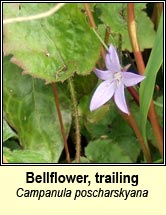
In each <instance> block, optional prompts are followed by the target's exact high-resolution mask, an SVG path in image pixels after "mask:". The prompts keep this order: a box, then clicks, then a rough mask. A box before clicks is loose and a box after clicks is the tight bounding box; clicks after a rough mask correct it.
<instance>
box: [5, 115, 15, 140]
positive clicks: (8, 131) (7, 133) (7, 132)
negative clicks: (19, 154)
mask: <svg viewBox="0 0 166 215" xmlns="http://www.w3.org/2000/svg"><path fill="white" fill-rule="evenodd" d="M11 137H17V134H16V133H15V132H14V131H13V130H12V129H11V127H10V126H9V125H8V124H7V122H6V121H5V120H4V119H3V142H5V141H6V140H8V139H9V138H11Z"/></svg>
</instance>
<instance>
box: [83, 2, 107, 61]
mask: <svg viewBox="0 0 166 215" xmlns="http://www.w3.org/2000/svg"><path fill="white" fill-rule="evenodd" d="M84 7H85V11H86V13H87V16H88V18H89V23H90V26H91V27H92V28H93V29H96V28H97V27H96V23H95V21H94V18H93V15H92V12H91V9H90V7H89V4H88V3H84ZM100 53H101V56H102V58H103V59H105V50H104V47H103V46H101V49H100Z"/></svg>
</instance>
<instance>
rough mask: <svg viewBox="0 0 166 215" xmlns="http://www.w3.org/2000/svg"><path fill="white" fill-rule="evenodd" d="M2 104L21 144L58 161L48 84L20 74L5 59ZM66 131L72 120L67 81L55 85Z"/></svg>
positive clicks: (59, 138) (56, 123)
mask: <svg viewBox="0 0 166 215" xmlns="http://www.w3.org/2000/svg"><path fill="white" fill-rule="evenodd" d="M3 69H4V70H3V83H4V88H3V100H4V102H3V105H4V116H5V119H6V120H7V121H8V122H9V123H10V124H11V125H12V127H13V128H14V129H15V130H16V131H17V133H18V137H19V141H20V145H22V147H23V148H24V149H26V150H32V151H36V152H39V153H40V154H42V155H43V159H44V160H46V161H47V162H57V161H58V159H59V157H60V154H61V152H62V149H63V141H62V136H61V131H60V125H59V121H58V116H57V111H56V107H55V102H54V97H53V92H52V87H51V85H45V84H44V82H43V81H42V80H39V79H34V78H32V77H30V76H27V75H24V76H23V75H21V69H20V68H18V67H17V66H16V65H14V64H11V63H10V62H9V58H8V59H7V58H5V59H4V67H3ZM58 86H59V87H58V95H59V99H60V105H61V112H62V117H63V123H64V126H65V130H66V134H68V132H69V128H70V124H71V108H70V100H69V98H70V97H69V95H68V93H67V88H66V84H65V83H64V84H59V85H58Z"/></svg>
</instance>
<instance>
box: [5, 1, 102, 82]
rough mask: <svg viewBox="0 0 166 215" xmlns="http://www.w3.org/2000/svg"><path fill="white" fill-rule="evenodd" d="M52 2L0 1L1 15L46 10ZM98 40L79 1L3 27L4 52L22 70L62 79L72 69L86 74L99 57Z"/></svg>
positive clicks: (47, 77) (52, 4)
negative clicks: (0, 4) (44, 15)
mask: <svg viewBox="0 0 166 215" xmlns="http://www.w3.org/2000/svg"><path fill="white" fill-rule="evenodd" d="M53 6H55V4H54V3H21V4H20V7H18V6H17V4H11V3H4V11H3V14H4V17H5V18H9V17H19V16H29V15H30V14H31V15H32V14H38V13H41V12H44V11H47V10H49V9H50V8H52V7H53ZM99 48H100V43H99V41H98V39H97V38H96V37H95V36H94V33H93V31H92V30H91V28H90V27H89V25H88V23H87V22H86V19H85V15H84V14H83V13H82V12H81V10H80V8H79V4H76V3H70V4H66V5H65V6H63V7H62V8H61V9H60V10H59V11H57V12H56V13H54V14H53V15H51V16H49V17H47V18H43V19H38V20H32V21H26V22H20V23H12V24H6V25H5V26H4V50H5V54H6V55H7V54H13V55H14V56H13V58H12V62H14V63H15V64H17V65H18V66H20V67H21V68H22V69H23V70H24V73H28V74H30V75H32V76H34V77H38V78H41V79H44V80H46V82H47V83H49V82H55V81H64V80H66V79H67V78H69V77H70V76H71V75H73V74H74V73H75V72H76V73H77V74H79V75H86V74H88V73H90V71H91V70H92V69H93V67H94V65H95V63H96V61H97V59H98V57H99Z"/></svg>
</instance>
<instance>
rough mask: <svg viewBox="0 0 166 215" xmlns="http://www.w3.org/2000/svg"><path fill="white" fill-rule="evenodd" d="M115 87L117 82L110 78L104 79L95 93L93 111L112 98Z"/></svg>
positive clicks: (92, 103) (91, 104)
mask: <svg viewBox="0 0 166 215" xmlns="http://www.w3.org/2000/svg"><path fill="white" fill-rule="evenodd" d="M115 87H116V84H115V82H110V80H107V81H103V82H102V83H101V84H100V85H99V86H98V87H97V89H96V91H95V92H94V94H93V97H92V99H91V102H90V110H91V111H93V110H95V109H97V108H99V107H100V106H102V105H103V104H105V103H106V102H107V101H108V100H110V99H111V97H112V96H113V94H114V92H115Z"/></svg>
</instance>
